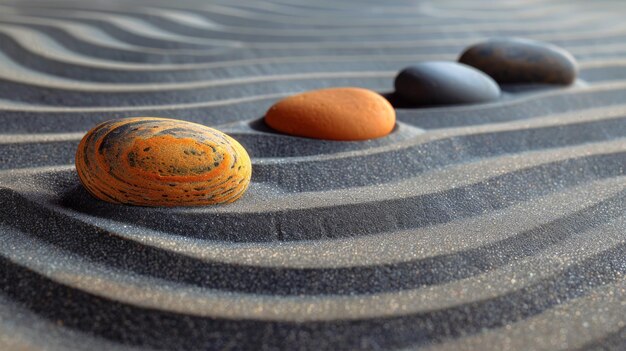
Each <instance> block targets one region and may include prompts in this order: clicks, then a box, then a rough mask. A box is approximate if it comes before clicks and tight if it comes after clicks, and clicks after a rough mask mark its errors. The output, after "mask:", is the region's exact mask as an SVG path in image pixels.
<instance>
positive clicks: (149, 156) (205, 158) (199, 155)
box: [76, 117, 252, 206]
mask: <svg viewBox="0 0 626 351" xmlns="http://www.w3.org/2000/svg"><path fill="white" fill-rule="evenodd" d="M76 170H77V172H78V177H79V179H80V181H81V183H82V184H83V185H84V186H85V188H86V189H87V191H88V192H89V193H90V194H91V195H93V196H94V197H96V198H98V199H101V200H104V201H108V202H112V203H120V204H129V205H139V206H199V205H212V204H220V203H226V202H233V201H235V200H237V199H238V198H240V197H241V196H242V195H243V193H244V192H245V191H246V189H247V188H248V185H249V183H250V177H251V174H252V165H251V162H250V157H248V153H247V152H246V150H245V149H244V148H243V147H242V146H241V145H240V144H239V143H238V142H237V141H236V140H234V139H233V138H231V137H229V136H228V135H226V134H224V133H222V132H220V131H218V130H215V129H212V128H209V127H206V126H203V125H200V124H196V123H191V122H186V121H180V120H175V119H167V118H151V117H138V118H124V119H116V120H111V121H107V122H104V123H102V124H100V125H98V126H96V127H95V128H93V129H91V130H90V131H89V132H88V133H87V134H86V135H85V136H84V137H83V139H82V140H81V142H80V144H79V146H78V150H77V151H76Z"/></svg>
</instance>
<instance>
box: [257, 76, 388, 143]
mask: <svg viewBox="0 0 626 351" xmlns="http://www.w3.org/2000/svg"><path fill="white" fill-rule="evenodd" d="M265 123H266V124H267V125H269V126H270V127H271V128H273V129H275V130H277V131H280V132H282V133H286V134H291V135H296V136H302V137H308V138H315V139H328V140H365V139H373V138H380V137H383V136H385V135H387V134H389V133H390V132H391V131H392V130H393V128H394V126H395V124H396V112H395V110H394V109H393V107H392V106H391V104H390V103H389V102H388V101H387V100H386V99H385V98H383V97H382V96H380V95H379V94H378V93H375V92H373V91H371V90H367V89H362V88H329V89H320V90H312V91H308V92H305V93H302V94H298V95H293V96H289V97H287V98H285V99H283V100H281V101H279V102H277V103H276V104H274V106H272V107H271V108H270V109H269V110H268V111H267V113H266V115H265Z"/></svg>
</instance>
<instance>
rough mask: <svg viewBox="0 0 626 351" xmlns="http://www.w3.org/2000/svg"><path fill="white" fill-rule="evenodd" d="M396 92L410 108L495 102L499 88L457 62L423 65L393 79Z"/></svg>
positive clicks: (406, 70)
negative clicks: (411, 106)
mask: <svg viewBox="0 0 626 351" xmlns="http://www.w3.org/2000/svg"><path fill="white" fill-rule="evenodd" d="M394 86H395V89H396V91H395V93H396V94H397V95H398V96H400V97H401V98H402V99H403V100H404V101H405V102H406V103H408V104H409V105H413V106H433V105H456V104H473V103H481V102H491V101H495V100H497V99H498V98H499V97H500V87H498V84H496V82H494V81H493V79H491V78H490V77H489V76H487V75H486V74H484V73H483V72H481V71H479V70H476V69H474V68H472V67H469V66H466V65H464V64H459V63H456V62H444V61H440V62H422V63H418V64H416V65H413V66H410V67H407V68H405V69H403V70H402V71H400V73H398V75H397V76H396V79H395V82H394Z"/></svg>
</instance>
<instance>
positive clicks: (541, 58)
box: [459, 38, 578, 85]
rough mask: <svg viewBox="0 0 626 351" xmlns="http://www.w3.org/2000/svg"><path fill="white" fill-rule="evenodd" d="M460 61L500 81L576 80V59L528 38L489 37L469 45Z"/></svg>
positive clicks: (520, 82)
mask: <svg viewBox="0 0 626 351" xmlns="http://www.w3.org/2000/svg"><path fill="white" fill-rule="evenodd" d="M459 62H461V63H464V64H466V65H470V66H472V67H476V68H478V69H479V70H481V71H483V72H485V73H487V74H488V75H489V76H491V77H492V78H493V79H495V80H496V82H498V83H501V84H529V83H535V84H559V85H569V84H572V83H573V82H574V81H575V80H576V75H577V72H578V68H577V64H576V59H574V57H573V56H572V55H571V54H570V53H569V52H567V51H565V50H563V49H561V48H559V47H558V46H555V45H552V44H548V43H542V42H539V41H534V40H528V39H517V38H511V39H492V40H489V41H486V42H484V43H480V44H476V45H473V46H470V47H469V48H468V49H466V50H465V52H463V54H461V57H460V58H459Z"/></svg>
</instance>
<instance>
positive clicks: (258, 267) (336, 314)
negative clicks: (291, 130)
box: [0, 0, 626, 351]
mask: <svg viewBox="0 0 626 351" xmlns="http://www.w3.org/2000/svg"><path fill="white" fill-rule="evenodd" d="M624 11H626V3H623V2H621V1H608V0H607V1H594V2H590V1H582V0H580V1H569V0H568V1H548V0H530V1H522V0H508V1H474V2H472V3H471V4H470V3H468V2H466V1H460V0H452V1H409V0H400V1H395V2H393V3H388V2H380V1H371V0H367V1H365V2H364V3H360V4H355V3H354V2H350V1H347V0H342V1H334V0H333V1H330V0H323V1H313V2H311V1H304V0H288V1H287V0H271V1H263V2H260V1H252V0H213V1H212V2H206V1H201V0H182V1H175V2H172V1H165V0H153V1H148V0H133V1H122V0H111V1H92V2H88V1H74V0H54V1H38V0H19V1H18V0H1V1H0V122H1V123H0V159H1V162H0V199H1V200H0V201H1V202H2V206H0V349H3V350H4V349H24V350H31V349H32V350H38V349H46V350H67V349H76V350H90V351H93V350H111V349H121V350H126V349H128V350H136V349H168V350H173V349H180V350H194V349H216V350H218V349H220V350H222V349H267V350H270V349H272V350H274V349H285V350H292V349H303V350H304V349H310V350H324V349H328V350H337V349H377V350H378V349H415V348H425V349H433V350H470V349H481V350H505V349H546V350H555V349H582V350H587V349H599V348H603V349H615V350H621V349H624V347H626V303H625V301H626V216H625V214H626V103H625V98H626V45H625V44H624V40H625V39H626V25H624V23H623V18H622V17H623V15H622V14H623V13H624ZM492 36H518V37H528V38H533V39H538V40H544V41H550V42H552V43H555V44H557V45H560V46H562V47H564V48H566V49H567V50H569V51H570V52H572V53H573V54H574V55H575V56H576V58H577V59H578V60H579V62H580V80H579V81H578V82H577V83H576V84H575V85H574V86H572V87H568V88H560V89H522V90H520V89H515V88H514V87H511V88H510V89H506V94H505V96H504V97H503V98H502V100H501V101H500V102H497V103H492V104H484V105H472V106H455V107H442V108H430V109H399V110H398V123H397V126H396V129H395V130H394V131H393V133H392V134H391V135H389V136H388V137H385V138H382V139H377V140H370V141H365V142H331V141H320V140H311V139H303V138H296V137H291V136H286V135H281V134H278V133H274V132H272V131H271V130H268V129H267V127H265V126H264V124H263V123H262V122H260V118H261V117H262V116H263V114H264V112H265V111H266V109H267V108H268V107H269V106H271V105H272V104H273V103H274V102H276V101H277V100H278V99H280V98H281V97H283V96H286V95H289V94H292V93H296V92H302V91H305V90H309V89H314V88H323V87H331V86H361V87H366V88H370V89H373V90H376V91H379V92H381V93H388V92H389V91H390V90H391V88H392V83H393V77H394V75H395V73H396V72H397V71H398V70H399V69H401V68H403V67H404V66H407V65H409V64H411V63H414V62H417V61H422V60H455V59H456V57H457V55H458V54H459V53H460V52H461V51H462V49H463V48H464V47H466V46H468V45H470V44H472V43H474V42H476V41H479V40H482V39H485V38H488V37H492ZM129 116H155V117H156V116H163V117H171V118H179V119H184V120H189V121H193V122H198V123H202V124H205V125H208V126H211V127H213V128H218V129H220V130H223V131H225V132H227V133H229V134H230V135H232V136H233V137H234V138H236V139H237V140H239V141H240V142H241V143H242V144H243V145H244V146H245V147H246V149H247V150H248V152H249V153H250V156H251V157H252V162H253V167H254V171H253V178H252V183H251V186H250V189H249V191H248V192H247V193H246V195H245V196H244V197H243V198H242V199H241V200H240V201H238V202H235V203H233V204H231V205H227V206H214V207H203V208H173V209H150V208H140V207H125V206H116V205H113V204H108V203H103V202H101V201H97V200H94V199H93V198H92V197H90V196H89V195H88V194H87V193H86V191H85V190H84V189H83V188H82V187H81V186H80V184H79V181H78V177H77V175H76V172H75V169H74V167H73V163H74V153H75V150H76V147H77V145H78V142H79V141H80V139H81V137H82V136H83V134H84V133H85V132H86V131H87V130H88V129H90V128H92V127H93V126H94V125H95V124H97V123H100V122H102V121H105V120H108V119H111V118H116V117H129Z"/></svg>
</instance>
